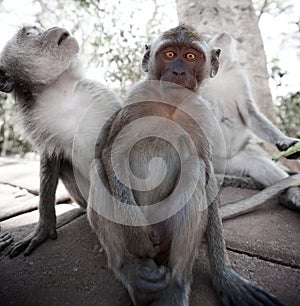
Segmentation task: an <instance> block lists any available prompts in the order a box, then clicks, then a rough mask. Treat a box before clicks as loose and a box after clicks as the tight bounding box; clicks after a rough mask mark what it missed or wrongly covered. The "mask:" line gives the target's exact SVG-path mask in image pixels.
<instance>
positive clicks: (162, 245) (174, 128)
mask: <svg viewBox="0 0 300 306" xmlns="http://www.w3.org/2000/svg"><path fill="white" fill-rule="evenodd" d="M219 57H220V49H218V48H212V47H211V46H209V45H208V44H207V43H206V42H205V41H204V39H203V38H202V37H201V35H199V33H198V32H196V30H195V29H193V28H192V27H190V26H187V25H183V24H182V25H180V26H178V27H176V28H173V29H170V30H169V31H166V32H165V33H163V34H162V35H161V36H160V37H159V38H158V39H156V40H155V41H154V42H153V43H152V44H151V45H150V46H148V47H147V50H146V53H145V56H144V58H143V62H142V65H143V69H144V70H145V71H147V72H148V78H147V80H145V81H143V82H141V83H139V84H137V85H136V86H135V87H134V88H133V89H132V90H131V91H130V92H129V94H128V97H127V99H126V101H125V104H124V107H123V108H122V109H121V110H120V111H119V112H118V113H117V114H115V115H114V117H113V118H112V119H111V121H110V122H109V124H108V125H106V128H105V129H104V131H105V132H104V134H105V135H108V138H107V141H106V142H105V141H101V140H103V137H102V136H101V134H100V138H99V139H100V141H99V142H98V143H97V146H96V156H95V160H94V164H93V166H92V167H91V184H90V192H89V201H88V208H87V214H88V219H89V222H90V224H91V226H92V228H93V229H94V231H95V232H96V234H97V236H98V238H99V240H100V242H101V244H102V246H103V247H104V249H105V251H106V254H107V259H108V264H109V266H110V268H111V269H112V270H113V272H114V273H115V275H116V277H117V278H118V279H119V280H120V281H121V282H122V283H123V284H124V286H125V287H126V288H127V290H128V293H129V295H130V297H131V300H132V302H133V304H134V305H137V306H147V305H152V306H154V305H155V306H158V305H159V306H162V305H165V306H168V305H172V306H183V305H186V306H187V305H189V293H190V289H191V282H192V268H193V264H194V260H195V257H196V255H197V250H198V247H199V244H200V242H201V239H202V237H203V236H204V235H206V238H207V242H208V251H209V259H210V268H211V269H210V270H211V277H212V283H213V286H214V287H215V290H216V292H217V294H218V295H219V298H220V301H221V303H222V304H223V305H228V306H229V305H236V306H240V305H253V306H254V305H269V306H271V305H281V303H280V302H279V301H278V300H277V299H276V298H275V297H273V296H271V295H269V294H267V293H266V292H264V291H263V290H261V289H259V288H257V287H255V286H253V285H252V284H250V283H249V282H248V281H246V280H245V279H243V278H242V277H240V276H239V275H238V274H237V273H236V272H235V271H234V270H233V269H232V267H231V265H230V262H229V258H228V254H227V251H226V247H225V242H224V238H223V234H222V221H221V218H220V215H219V208H218V205H219V197H218V184H217V182H216V178H215V175H214V171H213V165H212V153H211V145H212V144H211V139H212V137H213V136H215V130H216V129H217V125H216V126H215V125H214V124H215V121H212V120H213V118H214V117H213V116H212V114H211V111H210V107H209V105H208V104H207V102H206V101H205V100H203V99H202V98H201V97H200V96H199V95H198V91H199V88H200V86H201V85H202V82H203V81H204V80H206V79H208V78H210V77H214V76H215V75H216V74H217V71H218V66H219ZM218 139H220V141H221V138H218ZM220 148H221V150H222V148H223V146H222V144H221V143H220Z"/></svg>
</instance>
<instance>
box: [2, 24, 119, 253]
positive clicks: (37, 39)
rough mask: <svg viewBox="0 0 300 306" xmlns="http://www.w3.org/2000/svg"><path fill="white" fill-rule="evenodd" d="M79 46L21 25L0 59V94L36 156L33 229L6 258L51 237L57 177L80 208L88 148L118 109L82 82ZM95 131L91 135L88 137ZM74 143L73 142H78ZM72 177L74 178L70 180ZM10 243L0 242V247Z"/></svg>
mask: <svg viewBox="0 0 300 306" xmlns="http://www.w3.org/2000/svg"><path fill="white" fill-rule="evenodd" d="M78 52H79V46H78V43H77V41H76V40H75V38H74V37H72V36H71V35H70V34H69V32H68V31H66V30H65V29H63V28H58V27H54V28H50V29H48V30H46V31H44V30H42V29H40V28H38V27H35V26H25V27H22V28H21V29H20V30H19V31H18V32H17V33H16V34H15V36H14V37H13V38H12V39H11V40H10V41H9V42H8V43H7V44H6V46H5V47H4V49H3V51H2V53H1V56H0V90H1V91H2V92H6V93H10V92H11V93H12V94H13V96H14V98H15V100H16V102H17V107H18V113H19V115H20V119H21V123H22V125H23V128H24V130H25V133H26V135H27V136H28V138H29V140H30V142H31V143H32V144H33V146H34V148H35V149H36V150H38V152H39V153H40V157H41V158H40V199H39V215H40V216H39V222H38V226H37V228H36V229H35V230H34V231H33V232H32V233H31V234H29V236H27V237H26V238H24V239H23V240H22V241H19V242H17V243H16V244H15V245H13V246H12V249H11V250H10V256H16V255H18V254H19V253H20V252H22V251H25V252H24V254H25V255H28V254H30V253H31V252H32V250H33V249H34V248H35V247H36V246H37V245H38V244H40V243H42V242H43V241H45V240H46V239H48V238H51V239H54V238H56V235H57V234H56V216H55V191H56V187H57V183H58V179H59V178H61V179H62V181H63V183H64V185H65V186H66V188H67V190H68V191H69V193H70V195H71V196H72V197H73V198H74V200H75V201H76V202H77V203H78V204H80V205H81V206H82V207H84V208H85V207H86V205H87V201H86V198H87V194H84V193H85V192H84V190H83V189H82V188H81V190H79V188H78V187H77V183H78V180H79V181H80V182H81V184H82V185H85V189H86V190H87V191H88V189H89V170H88V169H89V160H90V159H91V158H90V156H89V153H90V152H89V148H90V147H92V148H93V139H94V140H96V139H97V134H98V130H99V128H100V129H101V124H102V123H104V122H106V121H107V118H109V117H110V116H111V114H113V113H114V112H115V111H117V110H118V109H119V108H120V103H119V101H118V100H117V99H116V97H115V96H114V95H113V94H112V93H111V92H110V91H108V90H107V89H106V88H105V87H104V86H103V85H102V84H100V83H98V82H94V81H90V80H88V79H85V78H84V77H83V75H82V71H81V70H82V69H81V63H80V60H79V56H78ZM91 107H94V110H95V111H94V115H93V116H92V117H90V118H88V119H90V120H87V121H86V122H87V123H88V124H86V126H85V130H84V131H81V132H82V135H81V137H78V138H77V139H76V141H77V148H81V153H82V160H79V159H77V163H76V165H75V164H74V162H73V160H72V148H73V145H74V140H75V139H74V136H75V131H76V129H77V126H78V124H79V122H80V120H81V117H82V115H83V113H85V112H86V110H87V109H88V108H91ZM93 133H95V136H93ZM78 142H79V143H78ZM75 173H76V178H75ZM7 242H10V240H9V239H8V236H7V235H6V236H3V237H2V238H0V245H1V244H2V245H4V246H5V244H7Z"/></svg>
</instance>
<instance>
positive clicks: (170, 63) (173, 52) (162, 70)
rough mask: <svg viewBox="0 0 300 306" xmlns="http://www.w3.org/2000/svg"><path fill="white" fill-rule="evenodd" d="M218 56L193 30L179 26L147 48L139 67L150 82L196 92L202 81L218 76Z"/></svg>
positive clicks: (216, 50) (215, 50)
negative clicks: (163, 82)
mask: <svg viewBox="0 0 300 306" xmlns="http://www.w3.org/2000/svg"><path fill="white" fill-rule="evenodd" d="M220 52H221V50H220V49H215V48H210V47H209V46H208V45H207V43H206V42H205V41H204V39H203V38H202V37H201V36H200V35H199V33H198V32H197V31H196V30H195V29H194V28H192V27H190V26H188V25H184V24H182V25H179V26H178V27H176V28H173V29H170V30H169V31H166V32H165V33H163V35H162V36H161V37H160V38H158V39H157V40H156V41H155V42H154V43H153V44H152V45H151V46H150V47H148V46H146V53H145V55H144V58H143V62H142V67H143V69H144V71H149V78H150V79H152V80H160V81H165V82H172V83H175V84H177V85H179V86H182V87H185V88H187V89H189V90H192V91H194V92H196V91H197V90H198V89H199V87H200V85H201V83H202V81H203V80H204V79H206V78H208V77H209V76H210V77H214V76H215V74H216V73H217V71H218V67H219V55H220Z"/></svg>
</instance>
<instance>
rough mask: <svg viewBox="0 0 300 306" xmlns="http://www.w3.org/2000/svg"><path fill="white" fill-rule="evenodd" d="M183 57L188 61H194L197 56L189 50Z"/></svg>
mask: <svg viewBox="0 0 300 306" xmlns="http://www.w3.org/2000/svg"><path fill="white" fill-rule="evenodd" d="M185 58H186V59H187V60H188V61H194V60H195V59H196V58H197V56H196V54H195V53H192V52H189V53H187V54H186V55H185Z"/></svg>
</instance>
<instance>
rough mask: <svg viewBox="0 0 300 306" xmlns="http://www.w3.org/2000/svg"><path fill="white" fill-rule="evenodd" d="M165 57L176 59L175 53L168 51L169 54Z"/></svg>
mask: <svg viewBox="0 0 300 306" xmlns="http://www.w3.org/2000/svg"><path fill="white" fill-rule="evenodd" d="M165 57H166V58H167V59H173V58H174V57H175V53H174V52H173V51H167V52H166V53H165Z"/></svg>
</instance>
